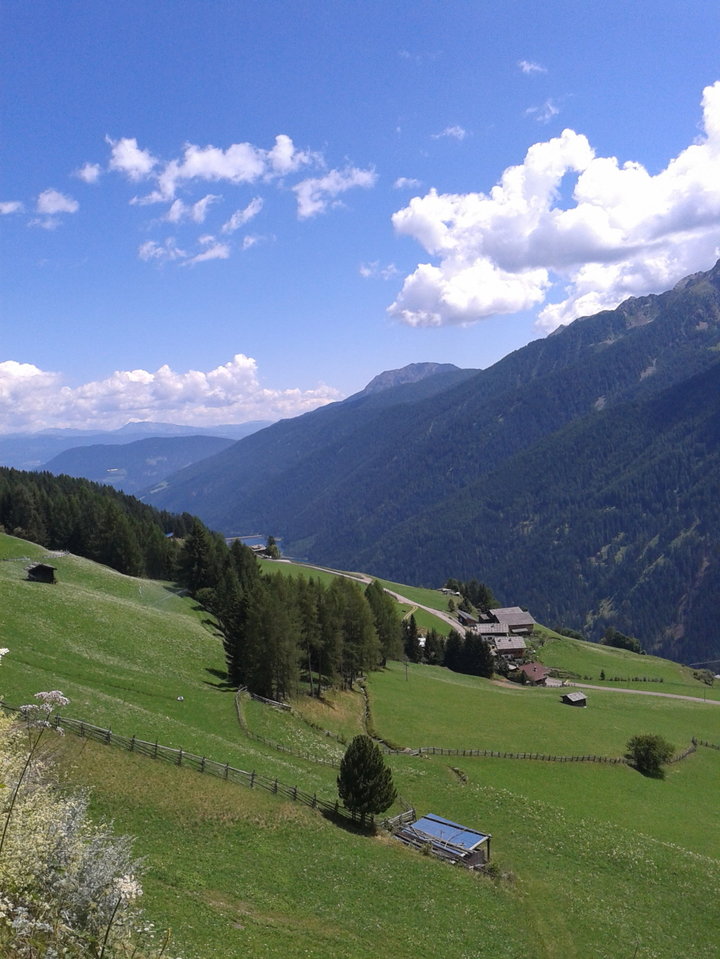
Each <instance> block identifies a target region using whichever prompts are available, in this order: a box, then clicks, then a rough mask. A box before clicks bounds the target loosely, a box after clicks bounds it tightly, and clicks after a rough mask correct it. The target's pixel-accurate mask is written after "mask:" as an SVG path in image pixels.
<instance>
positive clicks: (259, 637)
mask: <svg viewBox="0 0 720 959" xmlns="http://www.w3.org/2000/svg"><path fill="white" fill-rule="evenodd" d="M178 580H179V582H180V583H181V584H182V585H183V586H185V587H186V588H187V589H188V591H189V592H190V593H191V594H192V595H193V596H195V597H196V598H197V599H198V601H199V602H200V603H202V605H203V606H204V607H205V608H206V609H208V610H209V611H210V612H212V613H213V614H214V615H215V616H216V617H217V620H218V622H219V624H220V627H221V629H222V631H223V635H224V644H225V655H226V661H227V669H228V677H229V680H230V682H231V683H232V684H233V685H236V686H241V685H242V686H247V687H248V689H250V690H252V692H255V693H257V694H258V695H260V696H267V697H268V698H273V699H283V698H286V697H288V696H291V695H293V694H294V693H295V692H296V690H297V688H298V686H299V683H300V680H301V678H303V677H304V678H306V679H307V681H308V683H309V686H310V692H311V694H312V695H315V696H320V695H321V694H322V690H323V688H325V687H327V686H340V687H343V688H352V686H353V683H354V682H355V680H356V679H357V678H358V677H359V676H360V675H362V674H364V673H366V672H367V671H368V670H370V669H375V668H376V667H378V666H381V665H384V663H385V662H386V661H387V659H390V658H399V657H400V656H401V655H402V629H401V621H400V617H399V614H398V612H397V607H396V604H395V602H394V601H393V600H392V599H391V597H390V596H388V595H387V593H385V591H384V590H383V588H382V586H381V585H380V583H378V582H372V583H370V584H369V585H368V586H367V587H366V588H365V589H363V587H362V586H361V585H360V584H359V583H357V582H355V581H354V580H351V579H347V578H345V577H341V576H338V577H336V578H335V579H333V581H332V582H331V583H330V585H329V586H326V585H324V584H323V583H321V582H320V581H318V580H316V579H313V578H312V577H311V578H304V577H297V578H296V577H290V576H283V575H279V574H270V575H266V574H263V573H262V572H261V570H260V568H259V567H258V564H257V562H256V560H255V557H254V556H253V554H252V552H251V551H250V550H249V549H247V547H245V546H243V545H242V544H241V543H239V542H237V541H236V542H234V543H233V544H232V546H231V547H230V548H228V547H227V546H226V545H225V543H224V541H223V540H222V538H221V537H217V536H213V534H211V533H210V532H209V531H208V530H207V529H206V527H205V526H204V525H203V524H202V523H201V522H200V521H199V520H195V522H194V524H193V527H192V529H191V530H190V532H189V534H188V536H187V538H186V540H185V542H184V544H183V547H182V550H181V553H180V557H179V563H178Z"/></svg>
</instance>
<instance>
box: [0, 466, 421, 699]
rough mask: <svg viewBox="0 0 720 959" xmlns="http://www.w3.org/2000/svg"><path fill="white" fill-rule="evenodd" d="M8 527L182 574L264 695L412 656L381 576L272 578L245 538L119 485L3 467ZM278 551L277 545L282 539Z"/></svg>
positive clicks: (138, 570) (113, 560)
mask: <svg viewBox="0 0 720 959" xmlns="http://www.w3.org/2000/svg"><path fill="white" fill-rule="evenodd" d="M0 529H3V530H6V531H7V532H9V533H11V534H13V535H15V536H20V537H22V538H23V539H28V540H30V541H32V542H35V543H39V544H40V545H42V546H46V547H47V548H48V549H63V550H68V551H70V552H72V553H76V554H77V555H79V556H85V557H87V558H88V559H92V560H94V561H96V562H98V563H103V564H104V565H106V566H110V567H112V568H113V569H116V570H118V571H119V572H121V573H126V574H128V575H130V576H148V577H153V578H160V579H173V580H175V581H176V582H178V583H179V584H180V585H181V586H184V587H185V588H186V589H187V590H188V592H189V593H190V594H191V595H192V596H194V597H195V598H196V599H197V600H198V602H200V603H201V604H202V605H203V606H204V607H205V608H207V609H208V610H210V611H211V612H212V613H213V614H214V615H215V616H216V617H217V619H218V622H219V623H220V626H221V629H222V631H223V635H224V642H225V652H226V659H227V664H228V674H229V678H230V681H231V682H232V683H234V684H236V685H245V686H247V687H248V688H249V689H251V690H252V691H253V692H257V693H258V694H259V695H262V696H268V697H285V696H289V695H291V694H292V693H293V692H294V691H295V689H296V688H297V685H298V682H299V680H300V676H301V675H302V674H303V673H304V674H305V675H306V676H307V678H308V679H309V682H310V686H311V692H312V693H313V694H314V695H317V696H320V695H321V693H322V689H323V687H324V686H327V685H339V686H345V687H352V685H353V683H354V681H355V680H356V679H357V677H358V676H359V675H361V674H363V673H365V672H367V670H369V669H374V668H375V667H376V666H378V665H384V664H385V662H386V661H387V659H388V658H399V657H400V656H401V655H402V628H401V621H400V617H399V614H398V612H397V606H396V604H395V602H394V601H393V600H392V599H391V598H390V597H389V596H388V595H387V594H386V593H385V591H384V590H383V588H382V586H381V585H380V584H379V583H377V582H373V583H371V584H370V585H369V586H368V587H367V588H366V589H363V588H362V587H361V586H360V585H359V584H358V583H356V582H354V581H352V580H349V579H344V578H342V577H337V578H336V579H335V580H333V582H332V583H331V585H330V586H324V585H323V584H322V583H320V582H318V581H315V580H313V579H309V580H307V579H293V578H290V577H284V576H277V575H271V576H265V575H263V574H262V573H261V571H260V568H259V566H258V564H257V561H256V559H255V557H254V555H253V553H252V551H251V550H249V549H248V548H247V547H245V546H243V545H242V544H241V543H240V542H235V543H233V544H232V546H231V547H228V545H227V543H226V542H225V540H224V538H223V537H222V536H221V535H219V534H217V533H212V532H210V530H208V529H207V527H206V526H205V525H204V524H203V523H202V522H201V521H200V520H199V519H197V518H196V517H193V516H191V515H190V514H188V513H183V514H182V515H181V516H176V515H173V514H172V513H165V512H161V511H158V510H156V509H154V508H152V507H150V506H147V505H146V504H144V503H141V502H140V501H139V500H137V499H135V497H132V496H126V495H125V494H123V493H119V492H118V491H117V490H114V489H112V488H111V487H109V486H104V485H102V484H99V483H92V482H90V481H88V480H84V479H76V478H73V477H69V476H53V475H52V474H50V473H47V472H42V473H27V472H23V471H20V470H14V469H8V468H0ZM268 549H269V550H270V551H271V553H274V554H277V544H276V543H275V541H274V540H273V539H272V537H270V539H269V540H268Z"/></svg>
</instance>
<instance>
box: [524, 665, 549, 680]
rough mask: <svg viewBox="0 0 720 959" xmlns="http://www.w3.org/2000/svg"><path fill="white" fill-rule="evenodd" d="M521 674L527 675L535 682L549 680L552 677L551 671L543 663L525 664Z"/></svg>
mask: <svg viewBox="0 0 720 959" xmlns="http://www.w3.org/2000/svg"><path fill="white" fill-rule="evenodd" d="M520 672H521V673H525V675H526V676H527V678H528V679H532V680H535V682H537V681H538V680H542V679H547V677H548V676H549V675H550V670H549V669H548V668H547V666H543V664H542V663H524V664H523V665H522V666H521V667H520Z"/></svg>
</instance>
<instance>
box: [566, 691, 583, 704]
mask: <svg viewBox="0 0 720 959" xmlns="http://www.w3.org/2000/svg"><path fill="white" fill-rule="evenodd" d="M563 702H564V703H571V704H572V703H586V702H587V696H586V695H585V693H565V695H564V696H563Z"/></svg>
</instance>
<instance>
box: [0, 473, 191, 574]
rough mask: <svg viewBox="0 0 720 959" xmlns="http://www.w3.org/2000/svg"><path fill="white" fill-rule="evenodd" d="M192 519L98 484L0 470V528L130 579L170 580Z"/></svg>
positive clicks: (60, 477) (66, 477)
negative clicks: (181, 540)
mask: <svg viewBox="0 0 720 959" xmlns="http://www.w3.org/2000/svg"><path fill="white" fill-rule="evenodd" d="M192 523H193V517H192V516H190V515H189V514H187V513H185V514H184V515H182V516H177V515H174V514H172V513H167V512H164V511H158V510H156V509H153V508H152V507H150V506H146V505H145V504H143V503H141V502H140V501H139V500H137V499H135V498H134V497H132V496H125V495H124V494H122V493H118V492H116V491H115V490H113V489H111V488H110V487H109V486H105V485H103V484H101V483H92V482H89V481H88V480H83V479H74V478H72V477H69V476H53V475H52V474H51V473H47V472H42V473H27V472H23V471H21V470H14V469H9V468H6V467H0V527H2V529H3V530H4V531H5V532H7V533H10V534H12V535H13V536H19V537H21V538H22V539H28V540H30V541H31V542H33V543H39V544H40V545H41V546H45V547H47V548H48V549H52V550H67V551H68V552H71V553H76V554H77V555H79V556H85V557H86V558H87V559H92V560H94V561H95V562H97V563H103V564H104V565H105V566H111V567H112V568H113V569H116V570H118V572H120V573H127V574H128V575H130V576H148V577H153V578H156V579H170V578H172V576H173V575H174V572H175V563H176V554H177V548H176V543H175V542H174V538H178V539H179V538H182V537H183V536H185V534H186V533H187V531H188V530H189V529H190V528H191V526H192Z"/></svg>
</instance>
